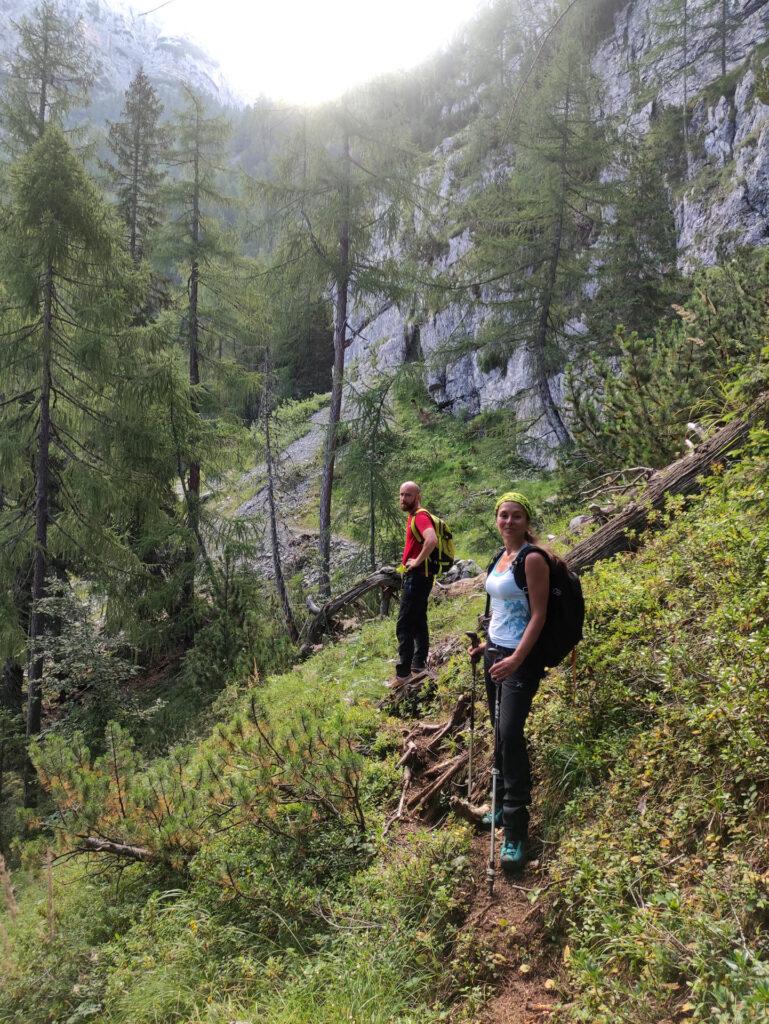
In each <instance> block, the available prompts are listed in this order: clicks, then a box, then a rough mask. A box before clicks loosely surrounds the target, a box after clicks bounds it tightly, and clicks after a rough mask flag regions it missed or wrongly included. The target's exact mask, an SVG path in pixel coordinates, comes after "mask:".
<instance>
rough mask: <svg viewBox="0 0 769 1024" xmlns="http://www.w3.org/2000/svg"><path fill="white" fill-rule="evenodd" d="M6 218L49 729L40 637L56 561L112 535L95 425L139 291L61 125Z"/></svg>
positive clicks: (11, 524) (21, 460)
mask: <svg viewBox="0 0 769 1024" xmlns="http://www.w3.org/2000/svg"><path fill="white" fill-rule="evenodd" d="M2 219H3V224H2V228H3V230H2V245H1V246H0V273H2V278H3V281H4V282H5V288H6V292H7V300H8V306H7V308H6V310H5V315H4V317H3V342H4V343H3V345H2V347H1V348H0V375H2V378H3V379H4V380H6V381H7V382H8V383H9V393H8V396H7V398H6V400H5V404H4V406H3V408H2V410H0V414H1V415H2V417H3V420H4V424H3V426H4V428H5V429H4V431H3V433H4V437H5V439H6V443H5V444H4V445H3V448H2V455H3V463H2V465H0V473H2V476H3V479H4V480H6V481H8V482H9V483H10V484H11V486H10V487H8V489H7V492H8V493H9V494H10V495H12V496H13V500H10V501H9V500H6V504H5V506H4V508H3V512H2V531H1V532H2V537H3V559H4V560H5V561H6V567H5V568H6V570H7V571H6V573H4V575H6V578H7V575H8V571H11V572H12V571H13V570H14V569H17V568H18V566H19V565H21V564H23V562H24V559H25V557H27V556H29V555H31V558H32V565H33V570H32V580H31V594H30V597H31V616H30V624H29V642H30V652H31V656H30V662H29V671H28V687H27V735H28V737H32V736H34V735H36V734H37V733H38V732H39V731H40V727H41V711H42V688H41V680H42V672H43V665H42V658H41V657H40V655H39V652H38V645H39V641H40V638H41V637H42V634H43V631H44V629H45V626H46V623H45V616H44V614H43V612H42V611H41V609H40V602H41V601H42V599H43V598H44V597H45V595H46V579H47V576H48V573H49V571H50V568H51V565H52V560H53V559H54V557H55V556H56V554H57V553H62V554H66V553H67V552H70V553H71V552H72V551H73V550H75V549H78V550H79V551H81V552H88V551H91V552H93V551H95V550H96V548H97V547H98V545H99V544H100V543H101V542H104V544H105V545H107V546H109V544H110V539H109V530H108V529H107V528H106V527H104V525H103V520H101V522H97V520H96V519H95V518H94V517H93V516H92V515H91V510H92V509H100V510H103V507H104V506H105V505H108V504H109V500H108V491H106V490H105V489H104V487H103V486H102V485H103V484H104V481H105V471H104V460H103V459H102V458H101V457H100V454H99V452H98V451H97V450H94V447H93V445H92V443H91V437H92V433H93V432H92V429H91V428H92V425H93V424H94V423H98V424H99V426H100V427H101V428H104V427H105V426H107V425H108V422H109V417H108V415H107V413H106V409H105V402H106V401H107V398H106V396H107V394H108V392H109V390H110V387H113V386H114V382H115V379H119V378H120V374H116V375H113V374H112V373H111V364H112V352H111V346H112V345H113V344H114V333H113V332H114V331H115V330H118V329H119V328H120V327H121V325H122V323H123V317H124V315H125V310H126V305H127V303H128V301H129V300H130V299H131V298H133V297H135V293H134V290H133V286H132V279H131V275H130V273H129V267H130V264H129V263H128V261H127V257H125V256H123V255H122V254H121V252H120V250H119V246H118V244H117V231H116V225H115V223H114V222H113V220H112V219H111V217H110V214H109V211H108V209H107V208H106V206H105V204H104V201H103V200H102V198H101V196H100V195H99V193H98V190H97V189H96V187H95V186H94V184H93V182H92V181H91V180H90V179H89V178H88V176H87V174H86V172H85V170H84V168H83V166H82V164H81V162H80V160H79V159H78V157H77V156H75V154H74V153H73V152H72V150H71V148H70V146H69V144H68V142H67V141H66V139H65V137H64V135H63V134H62V132H61V131H60V130H59V129H58V128H56V127H53V126H47V127H46V129H45V131H44V133H43V136H42V138H41V139H40V141H39V142H37V143H36V144H35V145H34V146H33V147H32V148H31V149H30V150H29V151H28V152H27V153H26V154H25V155H24V156H22V157H21V158H20V159H19V160H18V161H17V162H16V163H15V165H14V166H13V167H12V169H11V174H10V198H9V201H8V203H7V204H6V205H5V207H4V208H3V210H2ZM30 456H31V457H30ZM101 514H102V513H101V512H100V516H101ZM9 563H10V564H9ZM28 782H29V780H28Z"/></svg>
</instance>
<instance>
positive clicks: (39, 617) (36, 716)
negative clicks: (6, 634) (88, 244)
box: [24, 266, 54, 807]
mask: <svg viewBox="0 0 769 1024" xmlns="http://www.w3.org/2000/svg"><path fill="white" fill-rule="evenodd" d="M53 300H54V283H53V267H51V266H49V267H48V269H47V270H46V273H45V278H44V281H43V336H42V339H41V341H42V359H41V369H40V414H39V417H40V418H39V424H38V433H37V458H36V463H35V553H34V561H33V566H32V610H31V614H30V623H29V640H30V649H31V657H30V662H29V671H28V676H27V739H28V740H29V739H31V738H32V737H33V736H37V735H38V734H39V733H40V728H41V725H42V702H43V682H42V681H43V659H42V657H41V656H40V655H39V654H38V653H37V651H36V650H35V648H36V646H37V642H38V641H39V639H40V637H41V636H42V635H43V631H44V629H45V616H44V615H43V613H42V611H41V610H40V608H39V602H40V601H41V600H42V599H43V597H45V578H46V575H47V572H48V518H49V515H50V509H49V501H50V472H51V466H50V460H51V455H50V448H51V362H52V348H53ZM36 790H37V787H36V785H35V772H34V768H33V767H32V765H31V763H29V762H28V763H27V766H26V770H25V773H24V806H25V807H31V806H34V804H35V800H36Z"/></svg>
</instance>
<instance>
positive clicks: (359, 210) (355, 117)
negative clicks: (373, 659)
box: [263, 97, 415, 596]
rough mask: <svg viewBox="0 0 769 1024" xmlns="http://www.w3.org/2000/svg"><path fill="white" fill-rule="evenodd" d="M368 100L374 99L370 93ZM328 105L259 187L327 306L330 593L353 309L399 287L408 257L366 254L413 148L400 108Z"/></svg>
mask: <svg viewBox="0 0 769 1024" xmlns="http://www.w3.org/2000/svg"><path fill="white" fill-rule="evenodd" d="M368 99H370V98H368ZM366 100H367V98H366V97H363V99H362V101H361V105H360V107H359V108H357V109H353V107H352V104H351V102H349V101H348V102H346V103H345V104H344V105H342V106H341V107H332V108H329V109H328V110H327V111H326V112H325V116H318V117H317V118H315V119H314V121H313V124H312V125H311V126H309V125H308V124H307V121H306V120H305V123H304V124H303V126H302V129H301V130H300V131H299V132H297V134H296V136H295V137H294V138H293V139H292V140H291V143H290V145H289V146H288V147H287V149H286V152H285V154H284V160H283V162H282V165H281V167H280V170H279V174H278V176H277V179H276V180H275V181H273V182H269V183H267V184H266V185H264V186H263V191H264V192H266V193H267V194H268V196H270V197H271V199H272V201H273V204H274V206H275V207H277V208H278V209H279V211H280V218H281V221H282V227H283V232H284V239H285V243H284V244H285V246H286V248H287V250H288V251H289V252H291V253H292V254H293V255H292V256H291V257H290V258H291V259H292V260H293V261H294V262H295V263H296V264H300V265H301V266H302V267H303V272H304V277H305V280H306V281H308V282H312V284H313V288H317V291H318V292H320V291H321V290H322V287H323V284H324V283H325V286H326V289H327V294H328V296H329V299H330V302H331V307H332V310H333V342H334V356H333V366H332V385H331V406H330V410H329V421H328V426H327V432H326V441H325V445H324V457H323V471H322V477H321V495H320V509H319V545H318V546H319V560H320V573H319V577H320V579H319V589H320V593H321V595H322V596H328V595H329V594H330V591H331V578H330V563H331V504H332V490H333V482H334V466H335V460H336V452H337V442H338V429H339V421H340V417H341V408H342V393H343V387H344V369H345V352H346V350H347V348H348V346H349V345H350V343H351V342H352V335H351V332H350V329H349V323H348V319H349V314H350V310H351V307H352V306H353V304H356V305H357V306H363V305H364V303H365V301H366V299H367V298H368V299H370V298H372V297H373V296H380V297H381V296H385V295H388V294H389V295H391V296H392V295H394V294H398V295H402V294H403V277H404V266H403V264H404V261H403V260H401V261H400V265H396V262H395V260H390V261H388V260H381V259H380V260H379V261H378V262H377V265H374V263H373V261H372V260H371V258H370V244H371V241H372V239H374V238H375V239H376V240H377V241H378V242H379V243H380V245H382V246H386V243H387V240H388V238H389V237H390V236H391V235H392V232H393V231H394V229H395V227H396V226H397V224H398V222H399V218H401V217H403V216H405V212H406V211H407V210H408V209H409V208H411V207H412V206H413V203H414V195H415V186H414V153H413V151H412V150H411V148H410V146H409V144H408V141H407V140H406V138H405V137H404V133H403V129H402V126H401V125H400V124H399V123H398V115H397V114H394V113H393V112H392V111H387V110H385V109H384V107H380V108H378V107H377V104H376V102H375V101H374V102H371V103H369V105H368V106H366V105H365V102H364V101H366Z"/></svg>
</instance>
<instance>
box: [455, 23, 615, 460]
mask: <svg viewBox="0 0 769 1024" xmlns="http://www.w3.org/2000/svg"><path fill="white" fill-rule="evenodd" d="M594 87H595V80H594V75H593V71H592V68H591V67H590V62H589V59H588V55H587V53H586V52H585V51H584V48H583V47H582V45H581V40H580V37H579V34H578V33H577V32H576V31H572V30H571V29H570V31H569V32H568V33H562V35H561V37H560V38H559V40H558V41H557V45H556V48H555V49H554V51H553V52H552V53H550V54H549V55H548V60H547V62H546V63H544V64H543V70H542V73H541V76H540V77H539V78H537V79H535V80H533V82H532V84H531V86H530V88H529V92H528V93H527V95H526V96H525V98H524V100H525V101H524V102H523V103H521V104H519V106H518V109H517V111H516V119H515V123H514V125H513V139H512V141H513V145H514V148H515V161H514V166H513V170H512V173H511V174H510V176H509V177H507V178H506V179H505V180H503V181H498V182H494V183H492V184H491V185H490V186H489V187H488V188H487V189H486V190H485V191H484V192H483V193H482V194H481V195H480V196H479V197H477V198H475V199H473V200H471V201H470V203H469V204H468V210H467V216H468V220H469V222H470V224H471V225H472V227H473V229H474V237H475V247H474V253H473V260H472V267H471V273H472V275H473V278H474V279H475V280H478V279H479V278H480V279H481V280H483V281H485V282H487V283H491V282H493V283H494V286H495V289H496V294H495V298H494V299H493V300H492V304H493V308H494V315H493V316H492V317H491V318H490V319H489V321H488V324H487V326H486V328H485V330H484V331H483V332H482V334H481V336H480V338H479V341H480V342H481V345H482V346H483V348H484V352H483V359H484V361H485V363H486V364H487V365H505V363H506V362H507V359H508V358H509V356H510V355H511V354H512V352H513V351H514V350H515V349H516V347H518V346H520V345H526V346H527V348H528V350H529V353H530V357H531V362H532V366H533V369H534V378H535V387H536V392H537V395H538V398H539V404H540V407H541V410H542V414H543V415H544V416H545V418H546V421H547V423H548V426H549V428H550V432H551V433H552V435H553V437H554V438H555V440H556V441H557V442H558V443H559V444H566V443H568V442H569V440H570V437H569V431H568V428H567V426H566V424H565V422H564V420H563V417H562V415H561V411H560V409H559V406H558V403H557V402H556V400H555V398H554V396H553V394H552V391H551V388H550V382H549V378H550V376H551V374H552V373H553V371H554V370H557V369H559V368H560V367H561V365H562V361H563V358H564V355H563V349H564V340H565V325H566V323H567V321H568V319H569V314H570V304H571V303H572V302H573V301H574V296H575V292H576V289H577V286H578V283H579V281H580V279H581V276H582V263H583V258H582V257H583V253H584V251H585V249H586V247H587V244H588V242H589V241H590V240H591V238H592V236H593V234H594V233H595V232H596V231H597V226H598V222H599V220H600V198H601V194H602V190H601V187H600V186H599V184H598V171H599V169H600V168H601V166H603V165H604V164H605V163H606V162H607V158H608V153H609V144H608V141H607V139H606V137H605V136H604V135H603V134H602V132H601V129H599V127H598V126H597V124H596V120H595V115H594V109H595V107H594Z"/></svg>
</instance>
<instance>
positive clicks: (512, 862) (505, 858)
mask: <svg viewBox="0 0 769 1024" xmlns="http://www.w3.org/2000/svg"><path fill="white" fill-rule="evenodd" d="M499 863H500V865H501V867H503V868H504V869H505V871H520V870H521V868H522V867H523V866H524V864H525V863H526V840H525V839H505V841H504V843H502V849H501V850H500V853H499Z"/></svg>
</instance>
